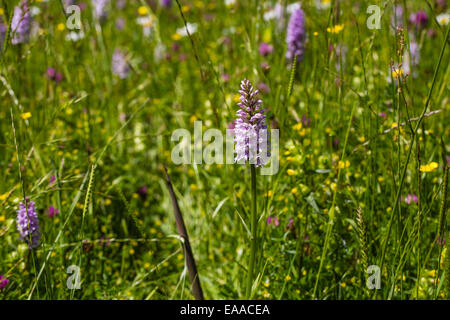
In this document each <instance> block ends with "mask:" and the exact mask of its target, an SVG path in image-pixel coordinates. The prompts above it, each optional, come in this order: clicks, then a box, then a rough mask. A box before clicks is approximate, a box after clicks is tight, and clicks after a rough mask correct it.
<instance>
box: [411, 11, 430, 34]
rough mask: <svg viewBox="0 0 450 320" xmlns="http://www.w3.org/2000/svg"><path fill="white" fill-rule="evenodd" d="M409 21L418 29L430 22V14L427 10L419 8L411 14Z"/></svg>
mask: <svg viewBox="0 0 450 320" xmlns="http://www.w3.org/2000/svg"><path fill="white" fill-rule="evenodd" d="M409 22H410V23H411V24H413V25H415V27H416V28H418V29H423V28H425V27H426V25H427V24H428V15H427V13H426V12H425V11H423V10H419V11H417V12H416V13H412V14H411V15H410V16H409Z"/></svg>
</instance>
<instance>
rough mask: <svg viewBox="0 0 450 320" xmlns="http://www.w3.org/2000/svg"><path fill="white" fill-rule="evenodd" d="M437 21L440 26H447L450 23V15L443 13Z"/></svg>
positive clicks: (437, 17)
mask: <svg viewBox="0 0 450 320" xmlns="http://www.w3.org/2000/svg"><path fill="white" fill-rule="evenodd" d="M436 20H437V22H438V23H439V25H440V26H446V25H448V22H449V21H450V13H441V14H440V15H438V16H436Z"/></svg>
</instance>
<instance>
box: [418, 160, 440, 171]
mask: <svg viewBox="0 0 450 320" xmlns="http://www.w3.org/2000/svg"><path fill="white" fill-rule="evenodd" d="M438 167H439V164H438V163H437V162H430V163H428V164H422V165H421V166H420V171H422V172H431V171H434V170H435V169H437V168H438Z"/></svg>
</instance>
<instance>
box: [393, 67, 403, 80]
mask: <svg viewBox="0 0 450 320" xmlns="http://www.w3.org/2000/svg"><path fill="white" fill-rule="evenodd" d="M403 72H404V71H403V69H402V68H396V69H394V70H392V78H394V79H397V78H398V77H401V76H403Z"/></svg>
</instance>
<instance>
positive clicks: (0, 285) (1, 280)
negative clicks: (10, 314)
mask: <svg viewBox="0 0 450 320" xmlns="http://www.w3.org/2000/svg"><path fill="white" fill-rule="evenodd" d="M8 283H9V279H8V278H6V277H5V276H4V275H2V274H0V290H2V289H5V288H6V286H7V285H8Z"/></svg>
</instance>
